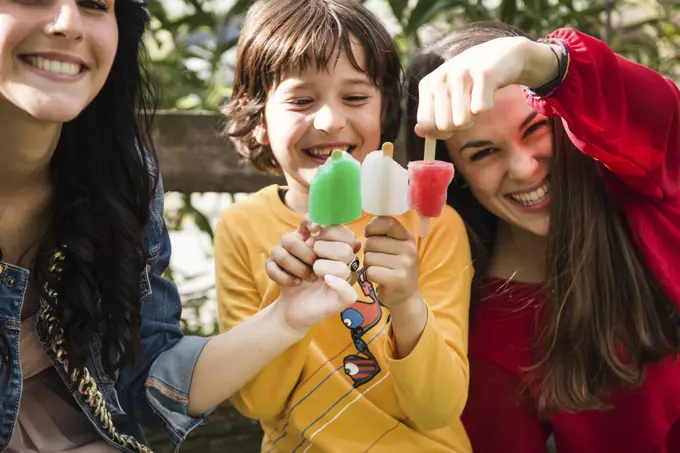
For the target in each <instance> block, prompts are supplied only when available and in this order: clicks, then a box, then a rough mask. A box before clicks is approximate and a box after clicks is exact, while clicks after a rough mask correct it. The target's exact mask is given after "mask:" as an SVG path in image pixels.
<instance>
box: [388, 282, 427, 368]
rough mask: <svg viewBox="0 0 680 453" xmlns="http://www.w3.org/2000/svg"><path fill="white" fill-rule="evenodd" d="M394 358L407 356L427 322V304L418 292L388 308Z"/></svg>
mask: <svg viewBox="0 0 680 453" xmlns="http://www.w3.org/2000/svg"><path fill="white" fill-rule="evenodd" d="M390 316H391V319H392V335H393V337H394V342H395V350H394V352H395V357H394V358H395V359H397V360H399V359H403V358H404V357H407V356H408V355H409V354H410V353H411V351H413V349H414V348H415V347H416V345H417V344H418V340H420V336H421V335H422V333H423V330H424V329H425V325H426V324H427V306H426V305H425V302H424V301H423V298H422V297H421V295H420V292H417V293H416V294H414V295H413V297H411V299H409V300H408V301H407V302H404V303H403V304H401V305H399V306H397V307H394V308H392V309H390Z"/></svg>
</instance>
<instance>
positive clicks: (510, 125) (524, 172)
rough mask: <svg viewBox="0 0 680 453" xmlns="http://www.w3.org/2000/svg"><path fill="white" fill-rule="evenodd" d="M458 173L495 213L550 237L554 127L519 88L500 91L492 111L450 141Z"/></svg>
mask: <svg viewBox="0 0 680 453" xmlns="http://www.w3.org/2000/svg"><path fill="white" fill-rule="evenodd" d="M446 148H447V151H448V153H449V155H450V156H451V159H452V161H453V163H454V165H455V166H456V170H457V171H458V172H460V174H461V175H462V176H463V177H464V178H465V180H466V181H467V183H468V185H469V187H470V190H471V191H472V193H473V194H474V196H475V197H476V198H477V200H479V202H480V203H481V204H482V205H483V206H484V207H485V208H486V209H488V210H489V211H490V212H491V213H492V214H494V215H495V216H497V217H499V218H500V219H501V220H503V221H505V222H508V223H510V224H512V225H515V226H517V227H520V228H522V229H525V230H527V231H529V232H531V233H534V234H537V235H541V236H545V235H547V234H548V227H549V224H550V217H549V211H548V206H549V204H550V163H551V160H552V155H553V144H552V128H551V127H550V124H549V123H548V119H547V118H546V117H545V116H543V115H540V114H538V113H536V112H534V111H533V110H532V109H531V107H529V105H528V104H527V103H526V101H525V99H524V93H523V92H522V89H521V87H519V86H518V85H510V86H508V87H505V88H502V89H500V90H498V91H497V92H496V96H495V100H494V107H493V109H491V110H490V111H489V112H486V113H483V114H480V115H479V116H477V117H475V122H474V125H473V126H472V127H471V128H469V129H466V130H463V131H458V132H456V133H455V134H454V135H453V137H451V138H450V139H449V140H447V141H446Z"/></svg>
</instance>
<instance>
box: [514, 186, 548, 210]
mask: <svg viewBox="0 0 680 453" xmlns="http://www.w3.org/2000/svg"><path fill="white" fill-rule="evenodd" d="M549 193H550V183H549V182H546V183H545V184H543V185H542V186H541V187H539V188H538V189H536V190H534V191H532V192H523V193H513V194H510V195H508V197H509V198H512V199H513V200H514V201H516V202H518V203H520V204H523V205H524V206H533V205H536V204H539V203H542V202H543V201H544V200H545V197H546V196H547V195H548V194H549Z"/></svg>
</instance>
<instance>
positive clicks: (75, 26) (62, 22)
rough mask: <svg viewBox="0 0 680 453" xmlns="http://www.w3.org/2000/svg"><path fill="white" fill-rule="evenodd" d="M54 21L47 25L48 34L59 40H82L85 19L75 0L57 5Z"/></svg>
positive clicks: (60, 2)
mask: <svg viewBox="0 0 680 453" xmlns="http://www.w3.org/2000/svg"><path fill="white" fill-rule="evenodd" d="M55 8H56V11H55V13H54V19H53V20H52V21H51V22H50V23H48V24H47V27H46V29H45V31H46V33H47V34H48V35H50V36H54V37H58V38H66V39H69V40H75V41H78V40H81V39H82V38H83V19H82V16H81V11H80V8H79V6H78V5H77V4H76V2H75V0H60V1H58V2H57V3H56V4H55Z"/></svg>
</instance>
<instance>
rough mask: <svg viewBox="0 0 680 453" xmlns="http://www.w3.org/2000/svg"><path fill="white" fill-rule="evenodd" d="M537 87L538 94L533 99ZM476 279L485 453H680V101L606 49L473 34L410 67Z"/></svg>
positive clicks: (415, 135) (413, 94)
mask: <svg viewBox="0 0 680 453" xmlns="http://www.w3.org/2000/svg"><path fill="white" fill-rule="evenodd" d="M527 87H531V88H527ZM408 91H409V96H408V101H407V102H408V121H409V131H411V132H410V133H409V137H408V148H407V149H408V150H409V152H410V153H411V155H410V156H409V158H410V159H411V160H416V159H422V155H423V138H422V137H424V136H425V135H426V134H432V135H433V136H434V137H436V138H439V139H441V140H442V141H440V142H439V143H438V149H437V158H438V159H442V160H448V161H452V162H453V163H454V164H455V165H456V169H457V176H456V178H455V181H454V183H453V184H452V185H451V188H450V193H449V203H450V204H451V205H452V206H453V207H454V208H456V209H457V211H458V212H459V213H460V214H461V216H462V217H463V219H464V220H465V221H466V224H467V226H468V229H469V231H470V237H471V241H472V248H473V260H474V264H475V271H476V277H475V280H474V283H473V285H474V293H473V294H474V295H475V296H474V298H473V299H474V300H473V301H472V307H473V313H472V315H473V316H472V318H471V323H472V324H471V334H470V376H471V378H470V393H469V398H468V403H467V407H466V409H465V412H464V414H463V421H464V424H465V427H466V430H467V431H468V433H469V435H470V439H471V442H472V446H473V449H474V451H475V452H476V453H487V452H488V453H496V452H504V453H513V452H518V453H519V452H521V453H539V452H540V453H544V452H546V451H547V448H546V439H547V438H548V437H549V436H550V434H551V433H552V434H554V436H555V441H556V444H557V449H558V451H559V452H560V453H589V452H598V453H607V452H612V453H613V452H626V453H643V452H648V453H651V452H654V453H669V452H677V451H680V364H679V363H678V362H677V360H676V358H677V354H678V351H679V350H680V328H679V327H680V318H679V317H678V308H679V307H680V198H679V197H678V183H679V182H680V132H679V131H680V122H679V121H680V112H679V110H680V108H679V106H680V92H679V91H678V88H677V87H676V86H675V84H674V83H673V82H672V81H670V80H668V79H666V78H664V77H662V76H660V75H659V74H657V73H656V72H654V71H652V70H650V69H648V68H645V67H643V66H640V65H638V64H636V63H633V62H631V61H628V60H626V59H624V58H622V57H620V56H618V55H616V54H614V53H613V52H612V51H611V49H609V48H608V47H607V46H606V45H605V44H604V43H602V42H601V41H599V40H597V39H595V38H592V37H590V36H587V35H585V34H583V33H580V32H578V31H575V30H571V29H560V30H557V31H555V32H554V33H552V34H550V35H549V36H548V37H547V38H546V39H542V40H538V41H535V40H533V39H529V38H528V37H527V36H526V35H525V34H524V33H522V32H520V31H518V30H516V29H513V28H511V27H509V26H506V25H503V24H498V23H476V24H472V25H469V26H466V27H464V28H461V29H459V30H457V31H455V32H453V33H452V34H451V35H449V36H447V37H446V38H445V39H443V40H442V41H440V42H439V43H437V44H435V45H434V46H432V47H430V48H428V49H425V50H424V51H423V52H422V53H421V54H420V55H419V56H418V57H416V58H415V59H414V61H413V63H412V65H411V67H410V68H409V70H408Z"/></svg>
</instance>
